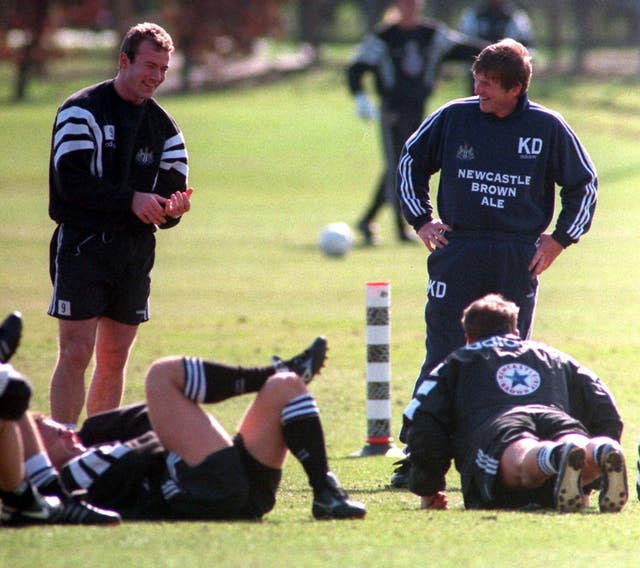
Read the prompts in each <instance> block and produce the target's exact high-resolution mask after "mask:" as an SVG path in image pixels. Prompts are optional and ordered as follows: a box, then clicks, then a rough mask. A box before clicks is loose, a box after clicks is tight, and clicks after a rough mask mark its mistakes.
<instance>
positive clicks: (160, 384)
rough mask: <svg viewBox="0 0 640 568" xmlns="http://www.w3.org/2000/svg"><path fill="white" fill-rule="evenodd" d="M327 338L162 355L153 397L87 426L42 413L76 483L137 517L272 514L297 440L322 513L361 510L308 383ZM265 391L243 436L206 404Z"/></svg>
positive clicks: (69, 483)
mask: <svg viewBox="0 0 640 568" xmlns="http://www.w3.org/2000/svg"><path fill="white" fill-rule="evenodd" d="M326 351H327V343H326V341H325V339H324V338H321V337H319V338H317V339H316V340H315V341H314V342H313V343H312V344H311V345H310V347H309V348H308V349H307V350H305V351H304V352H303V353H301V354H299V355H297V356H295V357H293V358H292V359H290V360H288V361H282V360H280V359H279V358H277V357H274V362H273V364H272V365H269V366H265V367H254V368H248V367H232V366H228V365H224V364H220V363H217V362H214V361H205V360H202V359H199V358H191V357H167V358H163V359H160V360H158V361H156V362H155V363H153V364H152V365H151V367H150V368H149V371H148V374H147V378H146V393H147V397H146V398H147V400H146V404H139V405H133V406H129V407H125V408H121V409H116V410H112V411H107V412H105V413H101V414H96V415H94V416H92V417H90V418H89V419H88V420H87V421H85V424H84V425H83V427H82V429H81V430H80V431H79V432H77V433H76V432H73V431H71V430H69V429H67V428H65V427H64V426H63V425H61V424H59V423H57V422H54V421H52V420H50V419H48V418H45V417H44V416H39V417H36V420H37V423H38V426H39V430H40V433H41V435H42V438H43V440H44V442H45V445H46V447H47V450H48V455H49V457H50V459H51V462H52V464H53V466H55V467H56V468H58V469H59V470H60V472H61V476H62V479H63V482H64V483H65V486H66V487H67V488H69V489H70V490H82V491H86V492H87V498H88V499H89V500H90V501H91V502H92V503H94V504H96V505H97V504H100V505H101V506H105V507H109V508H112V509H115V510H117V511H118V512H119V513H120V514H121V515H122V517H123V518H125V519H200V520H211V519H220V520H224V519H260V518H261V517H262V516H263V515H265V514H266V513H268V512H269V511H270V510H271V509H272V508H273V507H274V505H275V500H276V492H277V489H278V486H279V483H280V479H281V475H282V467H283V465H284V461H285V458H286V456H287V451H288V450H290V451H291V452H292V453H293V454H294V455H295V456H296V458H297V459H298V460H299V461H300V463H301V464H302V467H303V469H304V471H305V472H306V474H307V477H308V480H309V485H310V486H311V488H312V490H313V505H312V512H313V516H314V517H315V518H317V519H345V518H361V517H364V516H365V514H366V509H365V507H364V505H362V504H361V503H358V502H355V501H351V500H349V499H348V497H347V495H346V493H345V492H344V491H343V490H342V489H341V488H340V486H339V484H338V481H337V479H336V477H335V476H334V475H333V473H331V472H330V470H329V466H328V463H327V455H326V450H325V445H324V435H323V429H322V424H321V422H320V415H319V411H318V407H317V406H316V403H315V401H314V399H313V397H312V395H311V394H310V393H309V391H308V390H307V386H306V385H307V383H308V382H309V381H311V379H312V378H313V377H314V376H315V375H316V374H317V373H318V372H319V371H320V369H321V368H322V366H323V365H324V361H325V356H326ZM245 393H257V394H256V396H255V398H254V400H253V401H252V402H251V404H250V405H249V407H248V409H247V411H246V412H245V414H244V417H243V418H242V420H241V423H240V427H239V431H238V434H237V435H236V436H235V437H234V438H232V437H231V436H229V434H228V433H227V432H226V431H225V430H224V429H223V427H222V426H221V425H220V424H219V423H218V422H217V421H216V420H215V418H213V416H210V415H209V414H207V413H206V412H205V411H204V410H203V408H202V407H201V406H200V405H201V404H210V403H216V402H220V401H223V400H226V399H228V398H230V397H233V396H237V395H241V394H245Z"/></svg>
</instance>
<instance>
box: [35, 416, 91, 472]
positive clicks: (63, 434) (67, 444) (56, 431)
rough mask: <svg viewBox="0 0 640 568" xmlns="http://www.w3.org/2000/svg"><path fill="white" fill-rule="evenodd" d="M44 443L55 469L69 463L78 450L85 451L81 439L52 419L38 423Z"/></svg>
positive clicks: (44, 419)
mask: <svg viewBox="0 0 640 568" xmlns="http://www.w3.org/2000/svg"><path fill="white" fill-rule="evenodd" d="M36 424H37V427H38V431H39V432H40V437H41V438H42V443H43V444H44V447H45V449H46V450H47V454H48V455H49V458H50V459H51V462H52V463H53V465H54V466H55V467H61V466H62V465H64V464H65V463H66V462H67V461H69V460H70V459H71V458H72V457H73V456H74V455H75V454H76V453H77V451H78V450H82V449H84V448H83V446H82V444H81V442H80V438H79V437H78V435H77V434H76V433H75V432H74V431H73V430H69V429H68V428H66V427H65V426H63V425H62V424H60V423H59V422H56V421H55V420H51V419H50V418H42V419H38V420H37V421H36Z"/></svg>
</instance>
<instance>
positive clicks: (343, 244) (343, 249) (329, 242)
mask: <svg viewBox="0 0 640 568" xmlns="http://www.w3.org/2000/svg"><path fill="white" fill-rule="evenodd" d="M318 246H319V247H320V250H321V251H322V252H323V253H324V254H326V255H327V256H343V255H344V254H346V253H348V252H349V251H350V250H351V247H352V246H353V231H352V230H351V227H349V225H347V224H346V223H343V222H339V223H330V224H329V225H327V226H326V227H325V228H324V229H322V232H321V233H320V238H319V239H318Z"/></svg>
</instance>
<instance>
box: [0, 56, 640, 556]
mask: <svg viewBox="0 0 640 568" xmlns="http://www.w3.org/2000/svg"><path fill="white" fill-rule="evenodd" d="M1 73H2V72H1V71H0V74H1ZM76 82H77V83H78V84H77V85H76ZM84 82H85V83H86V82H88V81H86V80H85V81H84ZM81 84H83V83H81V82H80V81H79V80H78V81H75V80H74V81H73V82H69V83H67V84H54V85H53V86H52V85H49V86H47V87H46V88H45V87H44V86H43V85H40V84H38V85H36V86H35V87H34V91H33V92H34V97H33V102H31V103H28V104H20V105H16V106H10V105H4V106H0V124H2V127H3V140H4V144H3V147H2V152H0V198H1V203H2V210H1V213H0V220H1V221H2V222H1V223H0V254H1V257H0V258H2V269H0V292H1V293H0V314H2V313H6V312H9V311H10V310H13V309H20V310H22V312H23V314H24V317H25V337H24V341H23V345H22V347H21V349H20V351H19V353H18V354H17V356H16V357H15V364H16V366H17V367H18V368H20V369H22V370H23V371H24V372H25V373H26V374H27V375H28V376H29V377H30V378H31V380H32V382H33V384H34V387H35V396H34V404H33V406H34V408H36V409H41V410H46V409H47V408H48V395H47V389H48V380H49V375H50V373H51V369H52V368H53V365H54V362H55V356H56V323H55V321H54V320H53V319H51V318H49V317H48V316H46V313H45V312H46V308H47V305H48V302H49V294H50V283H49V280H48V268H47V258H48V242H49V238H50V234H51V231H52V229H53V224H52V222H51V221H50V220H49V219H48V217H47V191H48V190H47V168H48V147H49V136H50V128H51V122H52V120H53V116H54V113H55V109H56V106H57V105H58V104H59V103H60V101H61V100H62V99H63V98H64V96H65V95H66V94H67V93H68V92H69V91H70V90H72V89H74V88H76V87H77V86H80V85H81ZM634 87H635V85H630V84H628V83H625V82H623V81H620V82H611V83H608V84H604V83H595V82H579V83H578V82H568V81H554V82H552V83H542V82H541V81H539V82H538V83H536V82H535V81H534V87H533V92H532V95H533V98H535V99H536V100H538V101H540V102H542V103H544V104H547V105H548V106H551V107H553V108H556V109H557V110H560V111H561V112H562V113H563V114H564V115H565V117H566V118H567V119H568V120H569V121H570V123H571V124H572V125H573V127H574V129H575V130H576V131H577V133H578V134H579V135H580V137H581V138H582V140H583V142H584V143H585V145H586V146H587V148H588V149H589V151H590V153H591V155H592V157H593V159H594V161H595V163H596V165H597V167H598V169H599V173H600V178H601V184H600V186H601V197H600V204H599V208H598V211H597V215H596V219H595V222H594V226H593V229H592V231H591V233H590V234H589V235H588V236H587V237H585V239H584V240H583V242H581V243H580V244H579V245H578V246H576V247H571V248H570V249H569V250H567V251H566V252H565V253H564V254H563V255H562V256H561V257H560V258H559V259H558V260H557V262H556V264H555V265H554V266H553V267H552V268H551V269H550V270H549V271H548V272H547V273H545V274H544V275H543V276H542V287H541V295H540V302H539V308H538V312H537V320H536V328H535V335H536V336H537V338H538V339H541V340H544V341H547V342H549V343H551V344H554V345H555V346H557V347H559V348H561V349H563V350H565V351H568V352H570V353H572V354H574V355H575V356H577V357H578V358H579V359H580V360H581V361H582V362H583V363H585V364H586V365H588V366H589V367H591V368H593V369H594V370H596V371H597V372H598V373H599V374H600V375H601V376H602V377H603V378H604V379H605V380H606V382H607V383H608V384H609V386H610V387H611V388H612V390H613V392H614V394H615V395H616V398H617V401H618V403H619V406H620V409H621V411H622V414H623V417H624V418H625V425H626V426H625V435H624V438H623V444H624V447H625V450H626V451H627V454H628V467H629V476H630V479H631V480H632V481H633V480H634V479H635V475H636V468H635V456H636V455H637V454H636V451H637V450H636V438H637V437H638V434H639V433H640V410H639V409H640V395H639V394H638V379H637V369H638V368H639V367H640V355H639V352H640V351H639V349H638V347H639V346H640V335H639V334H638V331H637V329H638V328H637V321H636V320H637V316H636V312H637V306H638V304H639V303H640V292H639V291H638V286H637V281H638V272H639V271H638V268H637V265H636V264H635V260H636V257H637V253H636V251H635V239H636V237H637V231H638V230H637V221H636V220H637V218H638V216H639V215H640V205H638V202H637V198H636V193H637V191H636V188H637V186H638V184H639V183H640V155H639V154H638V152H637V140H638V137H639V135H640V112H639V111H640V96H639V95H637V92H636V91H637V90H636V89H635V88H634ZM466 88H467V83H466V80H464V79H460V78H457V79H456V78H455V77H454V78H453V79H451V80H449V81H447V82H445V83H443V84H442V85H441V86H440V88H439V90H438V91H437V94H436V96H435V97H434V99H433V100H432V102H431V107H432V108H434V107H435V106H436V105H437V104H439V103H441V102H443V101H444V100H446V99H448V98H450V97H452V96H457V95H459V94H460V93H462V92H465V89H466ZM161 102H162V103H163V104H164V106H165V107H166V108H167V109H168V110H170V112H171V113H172V114H173V115H174V116H175V118H176V119H177V120H178V122H179V123H180V125H181V127H182V129H183V131H184V133H185V136H186V138H187V142H188V145H189V151H190V158H191V164H192V166H191V184H192V185H193V186H194V187H195V188H196V191H195V193H194V195H193V210H192V212H191V213H189V215H188V216H186V217H185V219H184V220H183V222H182V224H181V226H180V227H178V228H177V229H174V230H171V231H168V232H161V233H159V234H158V257H157V263H156V268H155V269H154V273H153V292H152V303H151V308H152V316H153V317H152V320H151V322H149V323H148V324H146V325H144V326H142V328H141V330H140V334H139V338H138V341H137V343H136V346H135V348H134V352H133V355H132V357H131V362H130V365H129V373H128V383H127V390H126V401H127V402H133V401H136V400H139V399H141V397H142V394H143V388H142V386H143V377H144V371H145V368H146V367H147V366H148V365H149V363H151V362H152V361H153V360H154V358H156V357H158V356H161V355H167V354H171V353H185V354H198V355H205V356H211V357H215V358H217V359H221V360H225V361H228V362H237V363H248V364H251V363H262V362H265V361H267V360H268V357H269V356H270V354H271V353H273V352H278V353H281V354H283V355H289V354H291V353H293V352H295V351H297V350H298V349H299V348H300V347H302V346H304V345H306V344H307V342H308V341H309V340H310V339H311V338H313V337H314V336H315V335H317V334H326V335H327V337H328V338H329V341H330V346H331V351H330V361H329V363H328V366H327V368H326V369H325V371H324V372H323V374H322V375H321V376H320V378H319V379H318V380H317V381H315V382H314V384H313V385H312V390H313V392H314V395H315V396H316V398H317V400H318V403H319V406H320V408H321V411H322V416H323V419H324V423H325V427H326V438H327V446H328V450H329V455H330V459H331V463H332V466H333V469H334V470H335V471H336V473H337V474H338V476H339V477H340V478H341V479H342V481H343V483H344V485H345V486H346V487H347V489H348V490H349V492H350V493H351V494H352V495H353V496H354V497H355V498H358V499H361V500H363V501H365V502H366V504H367V506H368V511H369V512H368V516H367V519H366V520H365V521H364V522H341V523H333V522H329V523H317V522H313V521H312V520H311V515H310V496H309V492H308V490H307V486H306V481H305V478H304V475H303V473H302V470H301V468H300V467H299V466H298V464H297V462H296V461H295V460H294V459H290V460H289V461H288V463H287V466H286V468H285V474H284V481H283V485H282V490H281V492H280V493H279V499H278V503H277V505H276V508H275V509H274V511H273V512H272V513H270V514H269V515H268V516H267V517H266V518H265V519H264V520H263V522H261V523H257V524H251V523H182V524H167V523H160V524H152V523H135V524H133V523H132V524H125V525H122V526H121V527H119V528H115V529H108V530H99V529H94V528H74V527H70V528H69V527H66V528H65V527H51V528H29V529H23V530H7V529H2V530H0V565H1V566H7V567H9V566H12V567H22V566H25V567H26V566H40V565H46V566H52V567H57V566H82V567H86V566H115V565H120V566H183V565H189V566H205V565H206V566H239V565H242V566H275V565H282V564H283V563H286V565H304V566H327V565H336V564H338V563H340V564H343V565H345V566H360V565H362V566H365V565H371V566H392V565H397V566H406V565H411V564H413V563H415V562H424V563H425V564H427V565H429V566H488V565H492V566H514V565H521V566H532V567H535V566H575V565H578V564H580V563H587V562H588V563H593V562H594V561H595V562H597V563H598V564H600V565H616V566H625V565H632V563H634V562H635V551H636V550H635V549H636V543H637V541H638V538H639V537H640V506H639V504H638V502H637V501H636V499H635V495H634V496H633V499H632V500H631V501H630V503H629V505H628V507H627V508H626V509H625V511H624V512H623V513H622V514H620V515H615V516H601V515H599V514H597V513H596V512H595V509H590V510H588V511H587V512H586V513H585V514H581V515H566V516H560V515H555V514H550V513H547V514H531V513H505V512H467V511H464V510H463V508H462V503H461V497H460V493H459V483H458V479H457V476H456V475H455V474H453V473H452V474H450V477H449V483H450V489H451V492H450V504H451V510H450V511H448V512H424V511H420V510H419V509H418V503H417V499H416V498H414V497H413V496H412V495H410V494H409V493H407V492H398V491H391V490H389V489H387V487H386V484H387V482H388V478H389V474H390V472H391V460H390V459H389V458H366V459H353V458H350V457H349V456H350V454H351V453H352V452H355V451H357V450H359V449H360V448H361V447H362V446H363V444H364V438H365V434H366V416H365V337H364V331H365V330H364V289H365V288H364V287H365V283H366V282H367V281H377V280H388V281H390V282H391V286H392V308H391V312H392V365H393V378H392V381H393V383H392V407H393V430H394V432H397V431H398V429H399V426H400V417H401V412H402V409H403V407H404V405H405V404H406V402H407V397H408V396H409V394H410V391H411V387H412V386H413V382H414V379H415V376H416V373H417V370H418V368H419V366H420V363H421V361H422V357H423V329H424V324H423V315H422V313H423V302H424V299H425V296H424V293H425V286H426V279H425V259H426V254H425V250H424V249H422V248H421V247H418V246H415V247H411V246H408V247H407V246H401V245H398V244H396V242H395V240H394V238H393V232H392V222H391V217H390V215H389V214H388V212H385V214H384V216H383V217H382V218H381V219H380V221H381V223H382V225H383V237H384V243H383V245H382V246H381V247H380V248H378V249H376V250H368V249H362V248H356V249H354V250H353V251H352V252H351V253H350V254H349V255H348V256H347V257H346V258H344V259H338V260H331V259H327V258H324V257H323V256H322V255H321V254H320V253H319V252H318V250H317V249H316V244H315V243H316V239H317V236H318V234H319V232H320V230H321V228H322V227H323V226H324V225H326V224H327V223H329V222H332V221H337V220H342V221H347V222H349V223H353V222H355V220H356V219H357V218H358V216H359V214H360V213H361V211H362V209H363V208H364V206H365V204H366V203H367V202H368V199H369V196H370V192H371V190H372V186H373V184H374V182H375V180H376V178H377V177H378V175H379V172H380V161H379V156H378V149H379V140H378V132H377V130H376V128H375V127H374V126H373V125H370V124H364V123H362V122H360V121H358V120H357V119H356V118H355V116H354V112H353V105H352V101H351V100H350V98H349V97H348V95H347V93H346V87H345V85H344V78H343V76H342V75H341V74H340V73H339V72H338V71H337V70H336V69H332V70H331V69H330V70H324V71H316V72H313V73H309V74H307V75H305V76H303V77H297V78H294V79H292V80H290V81H287V82H286V83H280V84H274V85H271V86H268V87H262V88H257V89H253V90H248V91H230V92H225V93H216V94H198V95H192V96H190V97H188V98H179V97H174V96H167V95H162V96H161ZM246 402H247V401H246V400H243V399H235V400H231V401H228V402H225V403H223V404H220V405H217V406H216V407H215V408H214V407H210V410H212V411H214V412H215V413H216V415H217V416H218V417H219V418H220V419H221V421H222V423H223V424H225V425H226V426H227V427H228V428H229V429H230V430H233V429H234V427H235V424H236V422H237V420H238V419H239V416H240V413H241V410H242V409H243V408H244V406H245V404H246Z"/></svg>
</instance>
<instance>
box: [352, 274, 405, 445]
mask: <svg viewBox="0 0 640 568" xmlns="http://www.w3.org/2000/svg"><path fill="white" fill-rule="evenodd" d="M390 307H391V286H390V284H389V283H388V282H367V284H366V309H367V312H366V316H367V325H366V328H367V443H366V444H365V446H364V447H363V448H362V450H360V451H359V452H356V453H355V454H353V455H354V456H359V457H364V456H393V457H398V456H403V455H404V454H403V453H402V451H401V450H400V449H398V448H397V447H396V446H395V445H394V444H393V437H392V436H391V399H390V392H391V359H390V352H391V349H390V342H391V325H390V324H391V320H390V317H389V315H390Z"/></svg>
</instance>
